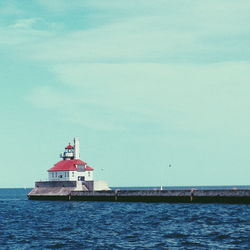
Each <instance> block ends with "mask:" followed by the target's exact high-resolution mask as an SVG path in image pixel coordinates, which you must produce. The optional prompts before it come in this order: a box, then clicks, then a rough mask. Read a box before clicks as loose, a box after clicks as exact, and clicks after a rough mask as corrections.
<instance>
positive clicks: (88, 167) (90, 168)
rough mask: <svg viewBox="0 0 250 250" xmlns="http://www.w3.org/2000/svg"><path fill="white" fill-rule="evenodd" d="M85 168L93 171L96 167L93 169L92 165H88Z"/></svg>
mask: <svg viewBox="0 0 250 250" xmlns="http://www.w3.org/2000/svg"><path fill="white" fill-rule="evenodd" d="M85 170H86V171H92V170H94V169H93V168H92V167H90V166H86V167H85Z"/></svg>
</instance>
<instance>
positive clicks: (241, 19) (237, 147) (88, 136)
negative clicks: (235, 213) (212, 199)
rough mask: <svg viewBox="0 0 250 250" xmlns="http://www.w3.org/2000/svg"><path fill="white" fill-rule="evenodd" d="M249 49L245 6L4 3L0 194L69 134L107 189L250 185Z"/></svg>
mask: <svg viewBox="0 0 250 250" xmlns="http://www.w3.org/2000/svg"><path fill="white" fill-rule="evenodd" d="M249 44H250V1H249V0H237V1H235V0H220V1H217V0H210V1H203V0H178V1H172V0H127V1H124V0H105V1H103V0H74V1H68V0H53V1H51V0H22V1H19V0H0V79H1V80H0V86H1V91H0V103H1V105H0V119H1V123H0V124H1V125H0V126H1V129H0V139H1V145H0V152H1V154H0V155H1V164H0V171H1V174H0V188H4V187H33V186H34V182H35V181H38V180H46V178H47V170H48V169H49V168H50V167H52V166H53V165H54V164H55V163H56V162H58V161H59V160H60V158H59V154H60V153H61V152H63V150H64V147H65V146H66V145H67V144H68V142H73V138H74V137H78V138H80V142H81V159H82V160H84V161H86V162H87V163H88V164H89V165H90V166H91V167H93V168H94V169H95V172H94V173H95V177H96V179H104V180H107V182H108V183H109V185H110V186H160V185H165V186H187V185H188V186H189V185H191V186H196V185H249V184H250V154H249V150H250V115H249V110H250V98H249V97H250V46H249ZM170 164H171V167H169V165H170Z"/></svg>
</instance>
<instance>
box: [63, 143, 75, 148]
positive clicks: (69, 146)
mask: <svg viewBox="0 0 250 250" xmlns="http://www.w3.org/2000/svg"><path fill="white" fill-rule="evenodd" d="M72 148H74V147H73V146H72V145H70V144H69V145H68V146H67V147H65V149H72Z"/></svg>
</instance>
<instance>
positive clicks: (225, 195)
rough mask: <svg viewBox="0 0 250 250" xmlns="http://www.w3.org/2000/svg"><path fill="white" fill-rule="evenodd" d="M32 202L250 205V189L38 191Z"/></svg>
mask: <svg viewBox="0 0 250 250" xmlns="http://www.w3.org/2000/svg"><path fill="white" fill-rule="evenodd" d="M28 198H29V199H30V200H67V201H112V202H169V203H232V204H233V203H236V204H237V203H238V204H250V189H232V190H229V189H225V190H194V189H191V190H110V191H70V192H68V193H67V194H65V193H64V194H61V195H59V194H57V193H56V192H55V193H53V190H50V192H49V194H46V193H44V192H42V191H41V193H40V192H39V190H37V192H36V194H35V195H34V194H32V192H31V193H30V194H29V195H28Z"/></svg>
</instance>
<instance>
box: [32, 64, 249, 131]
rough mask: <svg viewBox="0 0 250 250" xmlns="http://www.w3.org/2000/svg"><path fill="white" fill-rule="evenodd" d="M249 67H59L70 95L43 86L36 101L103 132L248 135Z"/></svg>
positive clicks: (113, 65) (221, 65) (154, 65)
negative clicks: (151, 128)
mask: <svg viewBox="0 0 250 250" xmlns="http://www.w3.org/2000/svg"><path fill="white" fill-rule="evenodd" d="M249 67H250V64H248V63H236V64H235V63H226V64H213V65H203V66H197V65H164V64H109V65H107V64H81V65H79V64H76V65H75V64H71V65H60V66H58V67H56V69H55V72H56V75H57V76H58V77H59V81H60V82H62V83H64V84H65V88H66V89H68V91H69V92H68V93H67V94H66V93H64V94H63V93H61V92H60V90H56V89H53V88H49V89H46V91H45V92H44V91H43V89H41V88H40V87H39V88H38V89H37V92H36V93H35V95H34V96H33V99H34V100H35V104H36V105H38V106H40V107H41V106H45V107H46V108H50V109H56V110H57V112H58V111H59V112H61V113H62V114H64V117H67V119H68V120H71V122H78V123H82V124H85V125H86V126H88V125H89V124H90V123H89V120H88V119H87V120H86V117H88V118H89V119H90V120H91V121H92V123H91V126H92V125H93V124H99V125H100V126H98V127H99V129H100V128H101V127H102V126H103V127H104V128H105V129H114V128H116V129H126V127H127V128H129V124H140V123H141V124H143V123H147V122H149V121H150V122H151V123H153V124H155V126H158V127H161V129H162V128H163V129H169V130H177V131H178V130H180V131H181V130H190V131H194V130H196V131H209V130H213V131H220V132H221V131H224V132H225V131H228V132H229V131H231V132H232V131H234V130H235V128H236V127H238V126H241V131H242V132H246V131H249V128H248V126H245V125H244V124H248V123H249V122H250V120H249V119H248V118H247V117H246V116H245V113H246V112H247V109H248V106H249V105H248V104H249V101H248V95H249V92H250V87H249V84H248V82H247V81H246V79H247V78H248V77H249ZM37 93H39V94H38V95H39V98H37ZM69 93H70V94H69ZM59 106H61V107H64V108H63V109H58V107H59ZM138 122H139V123H138ZM95 127H96V126H95Z"/></svg>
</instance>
